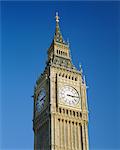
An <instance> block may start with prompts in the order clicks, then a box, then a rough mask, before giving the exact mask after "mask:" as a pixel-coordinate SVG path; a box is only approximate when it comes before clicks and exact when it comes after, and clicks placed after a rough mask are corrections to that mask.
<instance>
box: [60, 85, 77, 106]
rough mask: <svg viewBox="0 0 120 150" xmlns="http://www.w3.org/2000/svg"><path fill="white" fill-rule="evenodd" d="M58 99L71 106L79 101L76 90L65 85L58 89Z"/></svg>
mask: <svg viewBox="0 0 120 150" xmlns="http://www.w3.org/2000/svg"><path fill="white" fill-rule="evenodd" d="M59 98H60V99H61V100H62V101H64V102H65V103H66V104H68V105H71V106H73V105H76V104H77V103H78V102H79V100H80V96H79V93H78V92H77V90H76V89H75V88H73V87H71V86H67V85H66V86H64V87H63V88H61V89H60V91H59Z"/></svg>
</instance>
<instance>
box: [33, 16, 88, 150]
mask: <svg viewBox="0 0 120 150" xmlns="http://www.w3.org/2000/svg"><path fill="white" fill-rule="evenodd" d="M33 130H34V149H35V150H38V149H39V150H88V149H89V146H88V109H87V94H86V83H85V80H83V75H82V71H81V70H80V71H79V70H77V69H76V68H75V67H74V65H73V64H72V60H71V57H70V51H69V44H68V43H66V42H64V40H63V37H62V34H61V32H60V28H59V17H58V14H56V30H55V35H54V39H53V41H52V44H51V46H50V48H49V49H48V61H47V65H46V68H45V71H44V72H43V74H41V75H40V77H39V79H38V80H37V81H36V87H35V89H34V114H33Z"/></svg>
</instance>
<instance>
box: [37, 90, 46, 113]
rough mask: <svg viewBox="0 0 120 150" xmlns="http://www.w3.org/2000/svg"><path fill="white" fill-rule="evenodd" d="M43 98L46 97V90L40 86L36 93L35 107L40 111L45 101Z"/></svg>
mask: <svg viewBox="0 0 120 150" xmlns="http://www.w3.org/2000/svg"><path fill="white" fill-rule="evenodd" d="M45 98H46V91H45V89H44V88H42V89H41V90H40V93H39V95H38V99H37V102H36V107H37V111H38V112H40V111H41V110H42V108H43V106H44V102H45Z"/></svg>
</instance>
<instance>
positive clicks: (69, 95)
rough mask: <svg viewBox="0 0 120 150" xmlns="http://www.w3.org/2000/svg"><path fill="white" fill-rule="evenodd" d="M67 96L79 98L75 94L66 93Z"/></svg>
mask: <svg viewBox="0 0 120 150" xmlns="http://www.w3.org/2000/svg"><path fill="white" fill-rule="evenodd" d="M67 96H70V97H76V98H79V97H77V96H73V95H69V94H67Z"/></svg>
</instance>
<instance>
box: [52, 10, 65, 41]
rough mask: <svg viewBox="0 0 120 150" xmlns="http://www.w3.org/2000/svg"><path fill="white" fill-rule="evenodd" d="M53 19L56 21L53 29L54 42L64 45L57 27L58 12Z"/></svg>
mask: <svg viewBox="0 0 120 150" xmlns="http://www.w3.org/2000/svg"><path fill="white" fill-rule="evenodd" d="M55 19H56V28H55V35H54V40H55V41H56V42H60V43H64V40H63V37H62V34H61V32H60V27H59V16H58V12H56V16H55Z"/></svg>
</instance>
